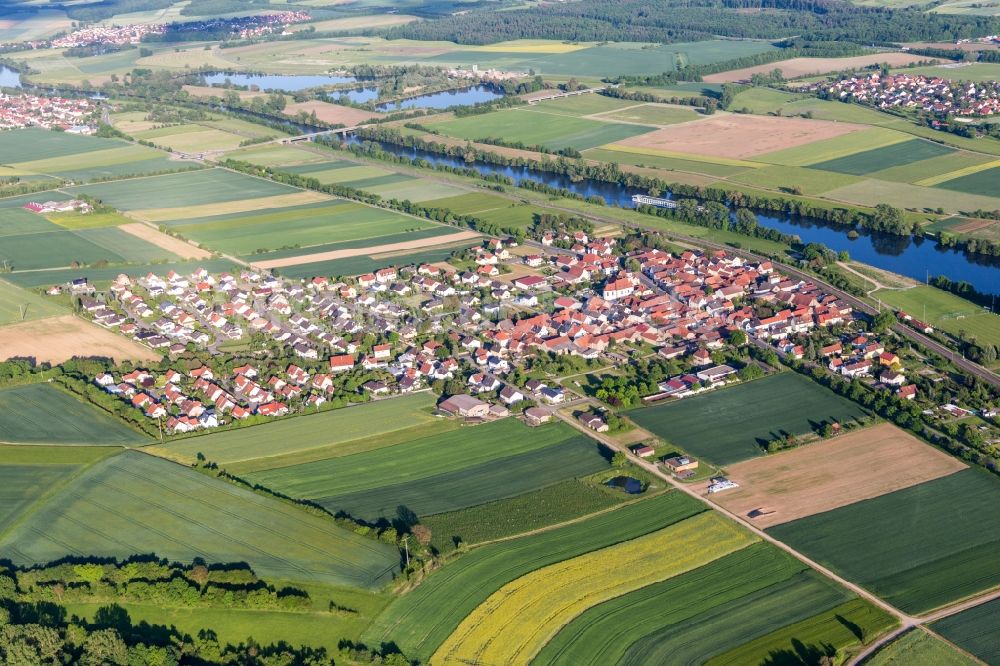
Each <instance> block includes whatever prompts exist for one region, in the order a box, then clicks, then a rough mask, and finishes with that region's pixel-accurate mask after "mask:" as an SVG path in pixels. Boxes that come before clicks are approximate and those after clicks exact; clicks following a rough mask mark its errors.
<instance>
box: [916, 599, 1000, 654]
mask: <svg viewBox="0 0 1000 666" xmlns="http://www.w3.org/2000/svg"><path fill="white" fill-rule="evenodd" d="M998 621H1000V601H998V600H993V601H988V602H986V603H985V604H982V605H980V606H976V607H975V608H970V609H969V610H966V611H962V612H961V613H958V614H956V615H952V616H951V617H946V618H944V619H943V620H938V621H937V622H935V623H934V624H932V625H931V629H933V630H934V631H936V632H937V633H939V634H941V635H942V636H944V637H945V638H947V639H948V640H949V641H951V642H952V643H954V644H955V645H957V646H958V647H960V648H962V649H963V650H965V651H967V652H970V653H971V654H973V655H975V656H976V657H978V658H980V659H982V660H983V661H985V662H986V663H987V664H996V663H1000V643H998V642H997V634H996V629H997V622H998ZM911 663H912V662H911ZM935 663H944V662H935ZM960 663H968V660H967V661H965V662H960Z"/></svg>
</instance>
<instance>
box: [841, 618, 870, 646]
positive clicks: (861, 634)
mask: <svg viewBox="0 0 1000 666" xmlns="http://www.w3.org/2000/svg"><path fill="white" fill-rule="evenodd" d="M833 617H834V618H836V620H837V622H839V623H841V624H842V625H844V627H845V628H846V629H847V630H848V631H849V632H851V633H852V634H854V637H855V638H857V639H858V641H859V642H861V643H864V642H865V630H864V629H862V628H861V625H858V624H855V623H854V622H851V621H850V620H848V619H847V618H846V617H844V616H843V615H841V614H839V613H838V614H836V615H834V616H833Z"/></svg>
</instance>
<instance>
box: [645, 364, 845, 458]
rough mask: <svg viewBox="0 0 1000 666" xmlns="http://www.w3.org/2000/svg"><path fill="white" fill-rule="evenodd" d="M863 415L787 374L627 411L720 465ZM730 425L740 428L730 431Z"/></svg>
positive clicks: (842, 400) (652, 429)
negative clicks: (817, 426) (772, 442)
mask: <svg viewBox="0 0 1000 666" xmlns="http://www.w3.org/2000/svg"><path fill="white" fill-rule="evenodd" d="M792 403H794V404H796V405H798V408H797V409H796V410H795V411H794V412H792V411H789V410H788V405H789V404H792ZM863 416H865V412H864V411H863V410H862V409H861V408H860V407H858V406H857V405H855V404H854V403H852V402H850V401H849V400H846V399H845V398H841V397H840V396H838V395H837V394H835V393H833V392H832V391H830V390H828V389H826V388H824V387H822V386H820V385H819V384H817V383H815V382H813V381H811V380H809V379H807V378H805V377H802V376H800V375H797V374H795V373H791V372H788V373H781V374H778V375H773V376H771V377H765V378H764V379H758V380H756V381H753V382H750V383H748V384H741V385H738V386H734V387H730V388H724V389H719V390H716V391H711V392H709V393H706V394H703V395H696V396H691V397H688V398H683V399H681V400H677V401H672V402H667V403H664V404H660V405H655V406H652V407H644V408H641V409H637V410H633V411H631V412H629V417H630V418H631V419H632V420H633V421H635V422H636V423H637V424H639V425H640V426H641V427H643V428H646V429H647V430H649V431H650V432H652V433H653V434H655V435H657V436H658V437H661V438H663V439H664V440H666V441H668V442H670V443H671V444H674V445H676V446H678V447H680V448H681V449H683V450H684V451H686V452H688V453H690V454H692V455H694V456H696V457H699V458H705V459H707V460H709V461H711V462H713V463H715V464H717V465H723V466H724V465H730V464H732V463H735V462H739V461H741V460H746V459H748V458H752V457H755V456H759V455H763V453H764V449H763V448H761V444H762V443H766V442H767V441H769V440H771V439H774V438H775V437H778V436H781V435H782V433H786V432H787V433H791V434H793V435H803V434H806V433H809V432H812V430H813V429H814V424H818V423H822V422H824V421H826V422H833V421H837V422H840V423H845V422H847V421H850V420H852V419H859V418H862V417H863ZM734 422H738V423H740V424H741V427H740V428H739V429H734V428H732V427H730V424H732V423H734Z"/></svg>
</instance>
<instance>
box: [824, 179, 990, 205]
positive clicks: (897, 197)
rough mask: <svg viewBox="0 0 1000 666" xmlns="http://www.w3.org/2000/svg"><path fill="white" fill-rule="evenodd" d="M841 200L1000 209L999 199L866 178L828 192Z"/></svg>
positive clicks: (875, 203)
mask: <svg viewBox="0 0 1000 666" xmlns="http://www.w3.org/2000/svg"><path fill="white" fill-rule="evenodd" d="M825 196H827V197H829V198H831V199H838V200H840V201H850V202H853V203H857V204H860V205H863V206H875V205H878V204H880V203H888V204H891V205H893V206H898V207H900V208H931V209H934V208H938V207H940V208H943V209H944V210H945V211H947V212H960V211H968V210H976V209H983V210H997V209H998V208H1000V197H988V196H983V195H980V194H966V193H964V192H957V191H954V190H948V189H947V188H942V187H920V186H918V185H909V184H907V183H890V182H887V181H883V180H873V179H867V180H863V181H860V182H857V183H854V184H851V185H846V186H844V187H838V188H836V189H833V190H830V191H828V192H826V193H825Z"/></svg>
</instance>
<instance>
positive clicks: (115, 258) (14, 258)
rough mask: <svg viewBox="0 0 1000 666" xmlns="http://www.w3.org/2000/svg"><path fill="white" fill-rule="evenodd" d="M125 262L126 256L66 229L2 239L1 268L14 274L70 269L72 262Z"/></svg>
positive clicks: (0, 249) (9, 235)
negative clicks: (29, 271) (43, 269)
mask: <svg viewBox="0 0 1000 666" xmlns="http://www.w3.org/2000/svg"><path fill="white" fill-rule="evenodd" d="M99 261H107V262H109V263H115V264H117V263H124V262H125V257H123V256H121V255H120V254H118V253H116V252H112V251H110V250H108V249H107V248H105V247H102V246H100V245H98V244H97V243H94V242H92V241H90V240H88V239H86V238H84V237H83V236H81V235H79V234H78V233H74V232H72V231H65V230H61V229H60V230H57V231H44V232H39V233H26V234H18V235H12V234H8V235H6V236H4V237H3V244H2V245H0V265H4V266H7V267H8V268H10V269H11V270H14V271H24V270H36V269H39V268H63V267H69V265H70V264H72V263H73V262H76V263H80V264H92V263H96V262H99Z"/></svg>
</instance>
